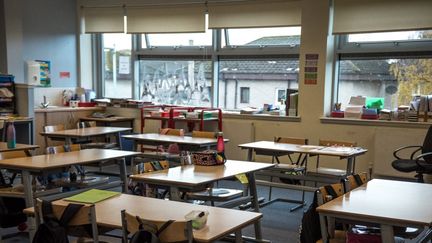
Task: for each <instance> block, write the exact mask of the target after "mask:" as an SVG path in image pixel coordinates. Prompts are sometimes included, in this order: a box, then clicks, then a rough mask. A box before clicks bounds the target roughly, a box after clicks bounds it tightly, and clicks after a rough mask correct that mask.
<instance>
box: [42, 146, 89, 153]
mask: <svg viewBox="0 0 432 243" xmlns="http://www.w3.org/2000/svg"><path fill="white" fill-rule="evenodd" d="M79 150H81V145H79V144H70V145H59V146H50V147H47V148H46V149H45V153H46V154H58V153H65V152H72V151H79Z"/></svg>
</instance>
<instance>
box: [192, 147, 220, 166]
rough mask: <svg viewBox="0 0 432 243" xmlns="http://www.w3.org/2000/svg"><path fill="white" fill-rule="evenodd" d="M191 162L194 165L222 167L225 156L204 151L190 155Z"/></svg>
mask: <svg viewBox="0 0 432 243" xmlns="http://www.w3.org/2000/svg"><path fill="white" fill-rule="evenodd" d="M192 162H193V163H194V164H195V165H208V166H211V165H223V164H225V162H226V158H225V154H224V153H218V152H217V151H216V150H205V151H201V152H195V153H193V154H192Z"/></svg>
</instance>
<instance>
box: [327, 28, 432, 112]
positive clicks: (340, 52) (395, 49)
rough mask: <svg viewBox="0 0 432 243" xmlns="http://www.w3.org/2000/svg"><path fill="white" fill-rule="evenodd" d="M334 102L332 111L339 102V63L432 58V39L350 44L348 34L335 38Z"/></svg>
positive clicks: (332, 101)
mask: <svg viewBox="0 0 432 243" xmlns="http://www.w3.org/2000/svg"><path fill="white" fill-rule="evenodd" d="M334 56H335V58H334V61H333V82H332V85H333V87H332V96H331V97H332V100H331V102H330V104H331V107H330V111H332V110H333V107H334V105H335V103H337V102H338V100H339V76H340V74H339V66H340V65H339V61H341V60H347V59H357V60H367V59H391V58H416V57H417V58H421V57H431V58H432V39H425V40H398V41H371V42H362V43H358V42H348V34H346V35H339V36H336V38H335V51H334Z"/></svg>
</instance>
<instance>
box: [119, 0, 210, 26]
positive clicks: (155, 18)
mask: <svg viewBox="0 0 432 243" xmlns="http://www.w3.org/2000/svg"><path fill="white" fill-rule="evenodd" d="M127 32H128V33H184V32H205V8H204V4H200V5H197V4H188V5H157V6H156V5H153V6H152V5H148V6H143V7H127Z"/></svg>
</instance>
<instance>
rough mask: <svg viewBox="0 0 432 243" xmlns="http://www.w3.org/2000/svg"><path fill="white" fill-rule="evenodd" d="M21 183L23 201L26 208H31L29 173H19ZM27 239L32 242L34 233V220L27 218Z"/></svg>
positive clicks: (31, 193) (31, 189) (31, 195)
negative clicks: (22, 186)
mask: <svg viewBox="0 0 432 243" xmlns="http://www.w3.org/2000/svg"><path fill="white" fill-rule="evenodd" d="M21 176H22V183H23V185H24V196H25V197H24V199H25V203H26V207H33V205H34V201H33V187H32V175H31V174H30V172H29V171H25V170H24V171H21ZM28 227H29V237H30V242H31V241H32V240H33V236H34V234H35V233H36V222H35V219H34V218H31V217H29V218H28Z"/></svg>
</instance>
